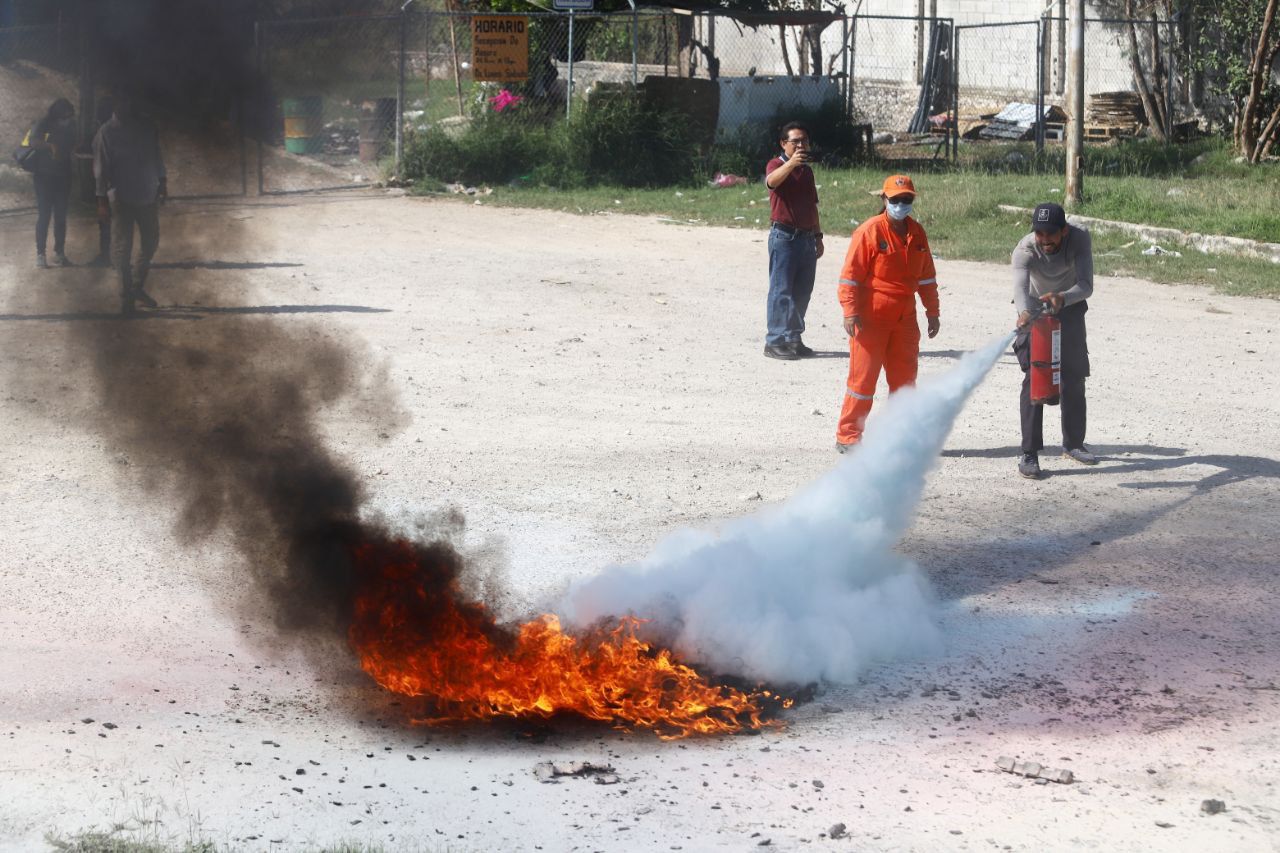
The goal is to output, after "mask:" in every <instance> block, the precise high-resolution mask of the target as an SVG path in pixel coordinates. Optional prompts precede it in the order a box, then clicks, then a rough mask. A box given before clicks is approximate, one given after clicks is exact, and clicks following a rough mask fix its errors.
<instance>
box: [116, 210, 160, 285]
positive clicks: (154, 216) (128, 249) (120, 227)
mask: <svg viewBox="0 0 1280 853" xmlns="http://www.w3.org/2000/svg"><path fill="white" fill-rule="evenodd" d="M111 218H112V219H113V220H115V221H114V222H113V223H112V228H114V230H115V246H114V249H115V258H114V260H115V265H116V270H117V271H118V272H119V273H120V290H121V293H122V294H124V295H126V296H127V295H128V294H129V293H130V292H132V291H133V290H134V289H138V290H141V289H142V285H143V284H144V283H146V280H147V271H148V270H150V269H151V259H152V258H153V257H155V254H156V248H157V247H158V246H159V245H160V214H159V208H158V207H157V205H156V204H155V202H152V203H151V204H131V203H129V202H126V201H117V202H115V203H113V204H112V206H111ZM135 226H136V227H137V229H138V239H139V242H140V243H141V245H140V246H139V251H138V262H137V264H136V265H135V264H134V263H133V229H134V227H135Z"/></svg>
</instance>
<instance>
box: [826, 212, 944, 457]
mask: <svg viewBox="0 0 1280 853" xmlns="http://www.w3.org/2000/svg"><path fill="white" fill-rule="evenodd" d="M839 292H840V306H841V307H842V308H843V309H844V316H845V317H852V316H854V315H857V316H858V317H859V318H860V319H861V321H862V328H861V329H856V330H855V333H854V336H853V337H851V338H850V339H849V381H848V385H847V388H846V390H845V396H844V405H843V407H842V408H841V411H840V424H839V426H838V427H837V428H836V441H838V442H840V443H841V444H856V443H857V442H859V441H861V440H862V425H863V423H864V422H865V421H866V419H867V415H869V414H870V413H871V402H872V400H874V399H875V393H876V381H877V380H878V379H879V378H880V368H881V367H883V368H884V374H885V379H886V380H888V382H889V391H890V392H891V393H892V392H893V391H897V390H898V389H899V388H901V387H902V386H904V385H911V384H913V383H914V382H915V381H916V363H917V361H918V360H919V357H920V326H919V324H917V323H916V303H915V299H916V294H917V293H918V294H919V295H920V301H921V302H922V303H923V304H924V312H925V316H926V317H937V316H938V278H937V272H936V271H935V270H934V268H933V254H932V253H931V252H930V251H929V240H928V238H927V237H925V234H924V229H923V228H921V227H920V223H918V222H916V221H915V220H914V219H911V218H910V217H908V218H907V238H906V240H905V241H904V240H903V239H902V238H901V237H899V236H898V235H897V234H896V233H895V232H894V230H893V226H892V225H891V224H890V219H889V215H888V214H887V213H881V214H880V215H879V216H873V217H872V218H870V219H868V220H867V221H866V222H863V223H862V224H861V225H859V226H858V229H857V230H856V231H854V232H853V238H852V239H851V240H850V241H849V251H848V252H847V253H846V254H845V258H844V267H843V268H842V269H841V270H840V288H839Z"/></svg>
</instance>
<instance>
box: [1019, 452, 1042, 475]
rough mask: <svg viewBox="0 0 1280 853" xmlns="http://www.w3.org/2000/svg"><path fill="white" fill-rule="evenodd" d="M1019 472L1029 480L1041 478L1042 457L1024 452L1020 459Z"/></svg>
mask: <svg viewBox="0 0 1280 853" xmlns="http://www.w3.org/2000/svg"><path fill="white" fill-rule="evenodd" d="M1018 473H1019V474H1021V475H1022V476H1024V477H1026V478H1027V479H1028V480H1039V479H1040V457H1039V456H1037V455H1036V454H1034V453H1024V454H1022V458H1021V459H1019V460H1018Z"/></svg>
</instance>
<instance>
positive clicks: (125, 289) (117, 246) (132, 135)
mask: <svg viewBox="0 0 1280 853" xmlns="http://www.w3.org/2000/svg"><path fill="white" fill-rule="evenodd" d="M93 177H94V181H95V183H96V191H97V196H98V221H99V222H101V221H102V220H104V219H108V220H114V230H115V241H114V246H113V248H114V250H115V263H116V269H117V270H118V271H119V273H120V308H121V311H122V312H124V313H125V314H131V313H133V310H134V307H135V303H138V302H140V303H142V304H143V305H145V306H146V307H147V308H155V307H156V301H155V300H154V299H152V298H151V296H150V295H149V294H148V293H147V292H146V290H145V289H144V285H145V284H146V280H147V272H148V271H149V270H150V268H151V259H152V258H153V257H154V256H155V253H156V249H157V248H158V247H159V245H160V212H159V205H160V203H161V202H163V201H164V199H165V197H166V196H167V195H168V180H167V177H166V174H165V168H164V158H163V157H161V154H160V135H159V133H158V132H157V130H156V126H155V124H153V123H152V122H151V120H150V119H148V118H146V117H144V116H142V115H140V114H139V113H138V111H137V109H136V107H135V105H134V101H133V98H132V97H130V96H128V95H126V94H117V95H116V97H115V107H114V110H113V114H112V116H111V120H110V121H108V122H107V123H106V124H104V125H103V126H102V127H101V128H99V129H98V134H97V136H95V137H94V139H93ZM135 228H137V230H138V236H139V240H140V242H141V246H140V248H139V253H138V263H137V265H136V267H135V266H134V264H133V231H134V229H135Z"/></svg>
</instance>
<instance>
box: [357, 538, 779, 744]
mask: <svg viewBox="0 0 1280 853" xmlns="http://www.w3.org/2000/svg"><path fill="white" fill-rule="evenodd" d="M355 559H356V568H357V572H358V576H359V577H360V579H361V582H360V587H361V588H360V589H359V591H358V594H357V597H356V603H355V621H354V622H353V624H352V626H351V630H350V639H351V643H352V645H353V647H354V648H355V650H356V653H357V654H358V655H359V657H360V665H361V667H362V668H363V669H364V671H365V672H367V673H368V674H369V675H370V676H372V677H373V679H374V680H375V681H377V682H378V683H379V684H380V685H382V686H383V687H384V688H386V689H388V690H391V691H393V692H395V693H401V694H404V695H407V696H421V697H428V698H430V699H431V700H432V704H433V705H434V709H435V716H434V717H432V718H431V719H428V720H423V721H421V722H424V723H427V724H432V723H440V722H445V721H449V720H485V719H491V718H494V717H539V718H547V717H550V716H552V715H554V714H558V713H571V714H578V715H580V716H583V717H587V718H589V719H593V720H604V721H608V722H612V723H614V724H615V725H617V726H618V727H619V728H624V729H625V728H629V727H636V728H645V729H652V730H654V731H656V732H657V733H658V735H659V737H662V738H664V739H672V738H681V737H687V736H689V735H693V734H727V733H732V732H738V731H742V730H744V729H750V730H760V729H762V728H765V727H768V726H777V725H778V723H777V722H776V721H773V720H769V719H766V718H765V716H764V713H765V712H764V710H763V707H764V705H765V704H770V703H772V704H774V705H777V706H780V707H789V706H790V704H791V703H790V701H789V700H783V699H781V698H780V697H777V696H775V695H773V694H771V693H769V692H768V691H757V692H750V693H749V692H744V691H741V690H736V689H734V688H731V687H725V686H717V685H714V684H711V683H710V682H709V681H708V680H707V679H706V678H705V677H703V676H702V675H699V674H698V672H697V671H695V670H694V669H692V668H691V667H688V666H686V665H684V664H681V663H678V662H677V661H675V660H673V659H672V656H671V653H670V652H669V651H667V650H665V649H660V650H654V649H653V648H652V647H651V646H650V645H649V644H648V643H646V642H645V641H643V640H641V639H640V638H639V637H637V635H636V628H637V626H638V625H639V624H641V622H640V620H637V619H633V618H626V619H622V620H620V621H619V622H618V624H616V625H615V626H613V627H612V628H597V629H595V630H592V631H590V632H588V633H586V634H585V635H583V636H573V635H570V634H566V633H565V632H564V631H563V630H562V629H561V627H560V622H559V620H558V619H556V617H555V616H550V615H547V616H542V617H540V618H538V619H535V620H533V621H531V622H526V623H525V624H523V625H521V626H519V628H518V629H516V630H515V631H514V632H512V631H510V630H504V629H502V628H500V627H498V626H497V625H495V623H494V621H493V618H492V616H490V614H489V613H488V612H487V611H486V610H485V609H484V608H483V607H482V606H480V605H478V604H471V603H466V602H463V601H461V599H460V595H459V590H458V587H457V578H456V565H457V556H456V554H454V552H453V551H452V550H451V549H449V548H448V547H447V546H442V545H433V546H425V547H424V546H418V547H415V546H412V545H410V544H408V543H405V542H396V543H387V544H382V545H374V544H369V543H365V544H361V545H359V546H357V547H356V549H355Z"/></svg>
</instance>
